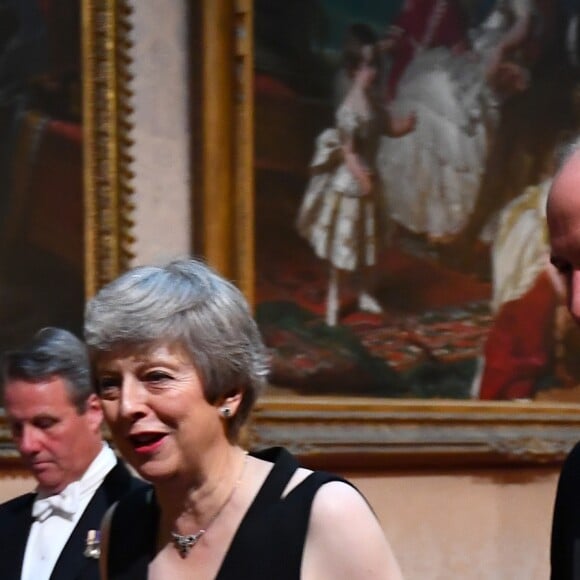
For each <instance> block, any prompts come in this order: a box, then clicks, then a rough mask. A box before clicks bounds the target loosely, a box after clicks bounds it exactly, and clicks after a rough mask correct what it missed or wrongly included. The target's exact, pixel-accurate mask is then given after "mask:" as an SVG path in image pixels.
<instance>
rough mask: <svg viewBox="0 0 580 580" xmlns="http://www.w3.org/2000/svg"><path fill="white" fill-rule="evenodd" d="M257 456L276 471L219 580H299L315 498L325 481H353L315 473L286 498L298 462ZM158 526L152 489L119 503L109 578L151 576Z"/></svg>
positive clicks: (272, 453)
mask: <svg viewBox="0 0 580 580" xmlns="http://www.w3.org/2000/svg"><path fill="white" fill-rule="evenodd" d="M251 455H252V456H254V457H257V458H259V459H263V460H265V461H270V462H272V463H274V467H273V468H272V470H271V471H270V473H269V475H268V477H267V478H266V480H265V482H264V484H263V485H262V487H261V488H260V490H259V492H258V494H257V495H256V497H255V498H254V501H253V502H252V504H251V506H250V507H249V509H248V511H247V512H246V514H245V515H244V518H243V519H242V522H241V524H240V526H239V528H238V530H237V531H236V534H235V535H234V538H233V540H232V543H231V545H230V548H229V550H228V552H227V554H226V556H225V558H224V560H223V562H222V565H221V567H220V570H219V572H218V574H217V576H216V580H233V579H236V580H239V579H240V578H243V579H244V580H266V579H268V580H269V579H273V578H275V579H276V580H299V578H300V567H301V563H302V553H303V550H304V542H305V539H306V533H307V531H308V522H309V520H310V510H311V507H312V501H313V499H314V496H315V494H316V492H317V491H318V489H319V488H320V487H321V486H322V485H324V484H325V483H328V482H330V481H343V482H345V483H348V482H346V481H345V480H344V479H342V478H340V477H338V476H336V475H333V474H331V473H326V472H322V471H315V472H313V473H312V474H311V475H309V476H308V477H307V478H306V479H304V481H302V482H301V483H300V484H299V485H297V486H296V487H295V488H293V489H292V491H290V493H288V494H287V495H286V496H285V497H282V493H283V491H284V489H285V488H286V485H287V484H288V481H289V480H290V478H291V477H292V475H293V474H294V472H295V471H296V469H297V468H298V467H299V464H298V462H297V460H296V459H295V458H294V457H293V456H292V455H291V454H290V453H289V452H288V451H286V450H285V449H283V448H281V447H273V448H270V449H266V450H264V451H260V452H256V453H251ZM349 485H351V484H349ZM158 522H159V513H158V507H157V504H156V502H155V497H154V493H153V491H152V489H151V488H149V489H147V490H139V491H138V492H136V493H133V494H131V495H129V496H127V497H126V498H124V499H123V500H122V501H121V502H119V504H118V506H117V509H116V510H115V513H114V515H113V519H112V522H111V533H110V539H109V561H108V570H109V580H143V579H145V578H147V568H148V566H149V563H150V562H151V560H152V559H153V558H154V557H155V540H156V536H157V529H158Z"/></svg>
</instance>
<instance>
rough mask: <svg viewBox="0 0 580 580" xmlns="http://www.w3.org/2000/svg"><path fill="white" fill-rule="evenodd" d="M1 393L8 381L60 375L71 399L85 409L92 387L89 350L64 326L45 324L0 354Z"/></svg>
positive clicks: (32, 379) (80, 408)
mask: <svg viewBox="0 0 580 580" xmlns="http://www.w3.org/2000/svg"><path fill="white" fill-rule="evenodd" d="M1 368H2V395H3V391H4V388H5V385H6V383H7V382H9V381H11V380H21V381H29V382H38V381H44V380H47V379H50V378H51V377H55V376H57V377H60V378H62V379H64V380H65V381H66V383H67V386H68V390H69V396H70V401H71V403H73V405H74V406H75V407H76V408H77V410H78V412H79V413H84V411H85V409H86V402H87V399H88V398H89V396H90V395H91V393H92V392H93V391H92V384H91V373H90V364H89V357H88V352H87V348H86V346H85V344H84V343H83V342H82V341H81V340H79V339H78V338H77V337H76V336H75V335H74V334H72V333H71V332H69V331H68V330H64V329H63V328H55V327H46V328H43V329H42V330H39V331H38V332H37V333H36V334H35V335H34V337H33V338H32V340H31V341H30V342H29V343H28V344H26V345H24V346H23V347H22V348H20V349H18V350H10V351H7V352H5V353H4V355H3V357H2V367H1Z"/></svg>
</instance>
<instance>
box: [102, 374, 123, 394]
mask: <svg viewBox="0 0 580 580" xmlns="http://www.w3.org/2000/svg"><path fill="white" fill-rule="evenodd" d="M97 388H98V391H99V393H100V394H101V396H110V395H112V394H113V393H115V392H117V391H118V390H119V389H120V383H119V381H118V380H117V379H115V378H113V377H101V378H100V379H98V382H97Z"/></svg>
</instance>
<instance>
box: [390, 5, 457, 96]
mask: <svg viewBox="0 0 580 580" xmlns="http://www.w3.org/2000/svg"><path fill="white" fill-rule="evenodd" d="M464 20H465V19H464V15H463V14H462V12H461V10H460V8H459V6H458V5H457V3H456V2H454V1H453V0H405V2H404V3H403V6H402V8H401V11H400V13H399V15H398V16H397V18H396V19H395V21H394V23H393V24H392V26H390V27H389V28H388V30H387V32H386V36H385V38H384V40H383V42H382V47H383V49H384V50H385V51H387V52H389V53H390V54H391V58H392V65H391V69H390V72H389V75H388V79H387V88H386V91H387V95H386V97H387V100H388V101H390V100H392V99H393V98H394V97H395V95H396V91H397V84H398V82H399V80H400V79H401V76H402V74H403V72H404V71H405V69H406V68H407V65H408V64H409V63H410V62H411V61H412V60H413V58H414V57H415V56H416V54H417V53H418V52H420V51H422V50H425V49H427V48H433V47H436V46H446V47H449V48H455V47H456V48H457V49H460V48H461V47H464V46H466V45H467V38H466V30H467V27H466V23H465V21H464Z"/></svg>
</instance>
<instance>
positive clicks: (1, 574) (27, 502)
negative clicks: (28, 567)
mask: <svg viewBox="0 0 580 580" xmlns="http://www.w3.org/2000/svg"><path fill="white" fill-rule="evenodd" d="M34 497H35V494H33V493H29V494H26V495H24V496H22V497H19V498H16V499H15V500H13V501H12V502H10V503H9V504H6V508H7V509H3V510H2V514H1V516H0V530H1V531H0V578H20V574H21V571H22V562H23V561H24V550H25V549H26V542H27V540H28V534H29V533H30V527H31V526H32V522H33V519H32V503H33V501H34Z"/></svg>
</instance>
